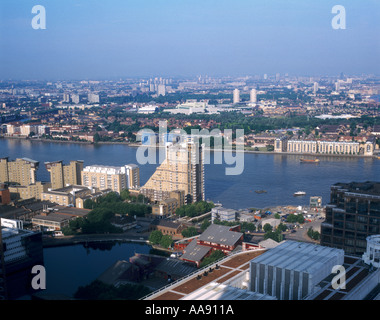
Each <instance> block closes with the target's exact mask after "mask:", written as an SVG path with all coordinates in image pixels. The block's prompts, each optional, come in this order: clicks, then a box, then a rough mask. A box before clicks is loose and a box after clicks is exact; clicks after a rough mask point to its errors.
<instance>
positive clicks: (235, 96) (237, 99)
mask: <svg viewBox="0 0 380 320" xmlns="http://www.w3.org/2000/svg"><path fill="white" fill-rule="evenodd" d="M239 102H240V91H239V89H235V90H234V93H233V103H239Z"/></svg>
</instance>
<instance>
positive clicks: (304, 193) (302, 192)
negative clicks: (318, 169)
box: [294, 191, 306, 197]
mask: <svg viewBox="0 0 380 320" xmlns="http://www.w3.org/2000/svg"><path fill="white" fill-rule="evenodd" d="M304 195H306V192H305V191H297V192H294V196H295V197H297V196H304Z"/></svg>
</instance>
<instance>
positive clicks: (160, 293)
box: [145, 250, 265, 300]
mask: <svg viewBox="0 0 380 320" xmlns="http://www.w3.org/2000/svg"><path fill="white" fill-rule="evenodd" d="M264 251H265V250H251V251H243V252H239V253H235V254H233V255H231V256H227V257H226V258H225V259H223V260H222V261H220V262H218V263H217V264H218V266H219V267H218V268H215V265H211V267H212V268H213V270H212V272H208V274H207V275H206V276H205V275H204V271H208V270H209V268H210V266H208V267H207V268H205V269H200V270H199V271H198V272H194V273H192V274H190V275H188V276H187V277H185V278H184V279H182V280H179V281H177V282H175V283H172V284H171V285H168V286H166V287H164V288H161V289H159V290H157V291H155V292H153V293H151V294H150V295H148V296H146V297H145V300H180V299H185V298H186V297H187V296H188V295H190V294H192V293H194V292H195V291H196V290H198V289H200V288H202V287H205V286H207V285H209V284H210V283H212V282H217V283H219V284H223V283H224V282H226V281H228V280H230V279H231V278H233V277H236V276H238V275H241V274H242V273H243V272H244V273H245V272H247V270H248V269H249V262H250V261H251V260H252V259H254V258H256V257H258V256H260V255H261V254H262V253H263V252H264ZM198 276H201V277H200V278H198Z"/></svg>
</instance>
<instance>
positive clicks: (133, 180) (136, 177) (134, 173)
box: [125, 164, 140, 189]
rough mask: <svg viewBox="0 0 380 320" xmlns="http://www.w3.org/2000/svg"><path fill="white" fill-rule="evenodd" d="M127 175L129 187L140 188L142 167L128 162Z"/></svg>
mask: <svg viewBox="0 0 380 320" xmlns="http://www.w3.org/2000/svg"><path fill="white" fill-rule="evenodd" d="M125 170H126V176H127V188H128V189H139V188H140V168H139V167H138V166H137V165H135V164H128V165H126V166H125Z"/></svg>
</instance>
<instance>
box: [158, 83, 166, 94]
mask: <svg viewBox="0 0 380 320" xmlns="http://www.w3.org/2000/svg"><path fill="white" fill-rule="evenodd" d="M165 94H166V90H165V85H164V84H159V85H158V87H157V95H158V96H164V95H165Z"/></svg>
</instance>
